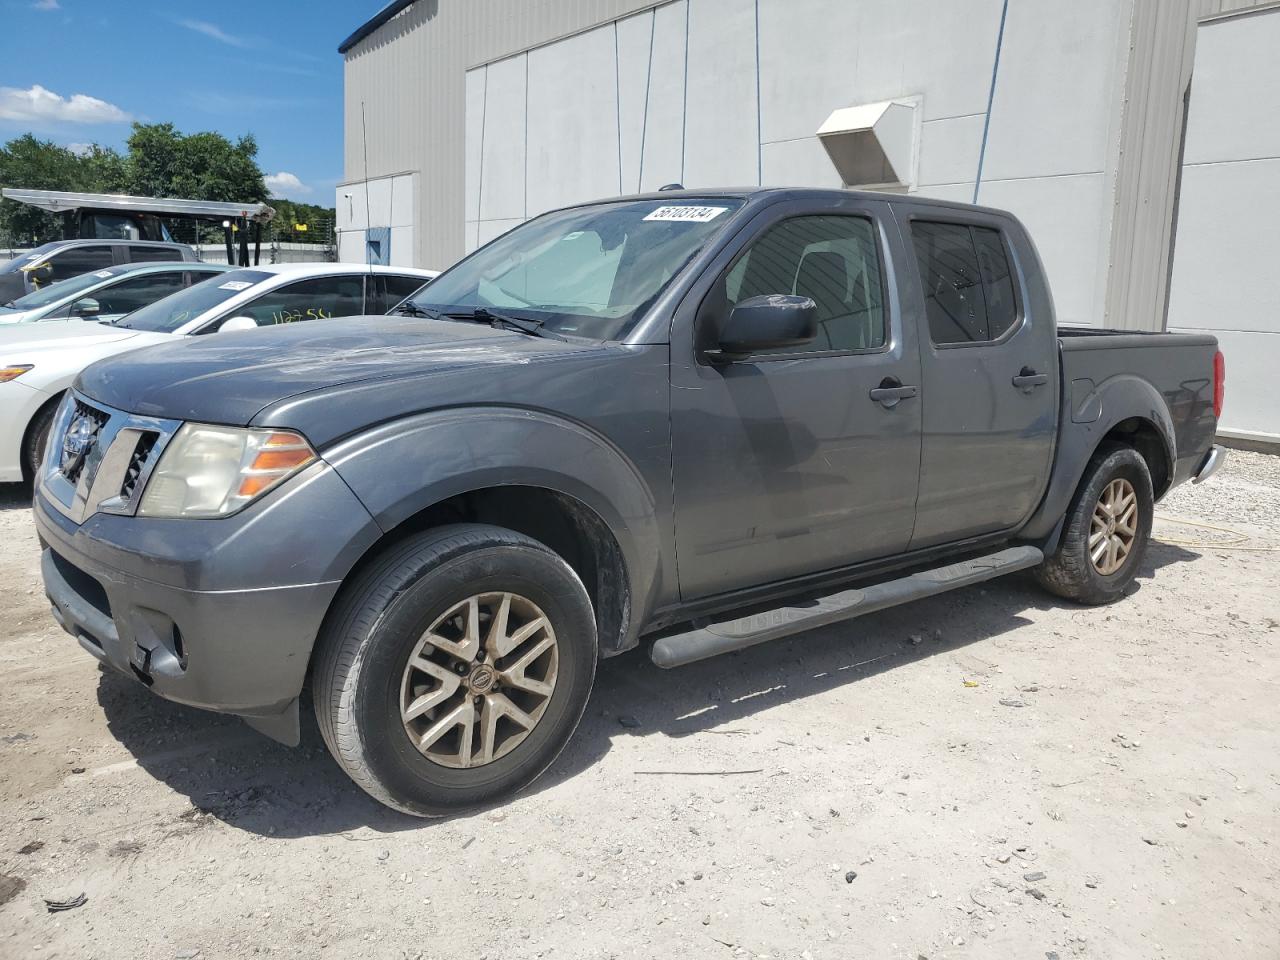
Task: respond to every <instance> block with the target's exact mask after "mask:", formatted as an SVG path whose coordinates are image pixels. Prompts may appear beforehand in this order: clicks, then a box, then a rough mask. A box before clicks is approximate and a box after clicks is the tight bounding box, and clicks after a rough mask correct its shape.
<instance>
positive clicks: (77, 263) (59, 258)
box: [49, 245, 112, 281]
mask: <svg viewBox="0 0 1280 960" xmlns="http://www.w3.org/2000/svg"><path fill="white" fill-rule="evenodd" d="M49 263H50V265H52V267H53V279H54V280H55V281H57V280H65V279H67V277H78V276H80V274H82V273H88V272H89V271H90V270H105V269H106V268H107V267H109V266H111V265H112V255H111V248H110V247H109V246H106V245H102V246H93V245H88V246H83V247H68V248H67V249H66V250H62V251H60V252H59V253H55V254H54V255H53V256H52V257H50V258H49Z"/></svg>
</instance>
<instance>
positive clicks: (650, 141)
mask: <svg viewBox="0 0 1280 960" xmlns="http://www.w3.org/2000/svg"><path fill="white" fill-rule="evenodd" d="M685 13H686V11H685V3H684V0H678V2H676V3H671V4H668V5H666V6H664V7H658V8H657V9H656V10H655V11H654V17H655V19H654V22H653V31H654V39H653V65H652V69H651V70H650V73H649V77H648V83H649V107H648V110H647V111H646V112H645V115H644V117H643V120H642V123H643V131H642V133H643V141H644V152H643V158H644V159H643V170H642V171H641V177H640V189H641V190H656V189H657V188H658V187H660V186H662V185H663V184H666V183H675V182H677V181H679V180H680V178H681V176H683V167H684V54H685ZM628 189H630V188H628Z"/></svg>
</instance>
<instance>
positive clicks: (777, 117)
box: [760, 0, 860, 186]
mask: <svg viewBox="0 0 1280 960" xmlns="http://www.w3.org/2000/svg"><path fill="white" fill-rule="evenodd" d="M858 9H859V5H858V4H856V3H841V2H835V3H831V2H824V3H794V2H790V0H760V121H761V124H760V125H761V131H762V134H763V136H762V139H763V140H764V142H765V143H773V142H776V141H781V140H794V139H796V138H798V137H806V138H809V137H812V136H813V134H814V131H815V130H817V129H818V127H819V126H821V125H822V122H823V121H824V120H826V119H827V116H828V115H829V114H830V113H831V111H832V110H835V109H836V108H837V107H847V106H852V105H854V104H855V103H856V102H858V101H855V99H854V98H855V97H856V96H857V95H858V94H857V91H856V87H855V77H854V73H855V67H856V64H857V59H858V48H859V36H860V34H859V31H858ZM814 37H828V38H830V41H831V42H829V43H822V44H815V43H814V40H813V38H814ZM774 154H775V155H778V154H779V151H774ZM772 182H777V181H774V180H771V179H770V177H769V176H768V175H766V176H765V183H772ZM782 182H787V181H785V180H784V181H782ZM836 185H837V186H838V185H839V181H838V180H837V184H836Z"/></svg>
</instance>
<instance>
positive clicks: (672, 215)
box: [645, 207, 729, 223]
mask: <svg viewBox="0 0 1280 960" xmlns="http://www.w3.org/2000/svg"><path fill="white" fill-rule="evenodd" d="M728 209H729V208H728V207H659V208H658V209H657V210H655V211H653V213H651V214H649V215H648V216H647V217H645V219H646V220H669V221H687V222H689V223H710V222H711V221H712V220H714V219H715V218H716V217H718V216H720V214H722V213H724V212H725V211H726V210H728Z"/></svg>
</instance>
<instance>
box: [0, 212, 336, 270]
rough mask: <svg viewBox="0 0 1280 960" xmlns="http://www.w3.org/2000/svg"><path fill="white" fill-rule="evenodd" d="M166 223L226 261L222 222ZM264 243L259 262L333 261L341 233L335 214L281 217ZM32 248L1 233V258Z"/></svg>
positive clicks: (266, 228)
mask: <svg viewBox="0 0 1280 960" xmlns="http://www.w3.org/2000/svg"><path fill="white" fill-rule="evenodd" d="M166 226H167V227H168V228H169V234H170V236H172V237H173V239H174V240H175V241H176V242H178V243H185V244H187V245H188V246H190V247H191V248H192V249H194V250H195V251H196V256H197V257H199V258H200V259H201V260H204V261H206V262H209V263H226V261H227V244H226V239H225V237H224V234H223V230H222V227H221V226H219V225H217V224H210V223H201V222H197V221H192V220H179V221H175V222H172V223H166ZM233 237H234V240H233V243H234V245H235V250H236V255H237V256H238V255H239V246H240V236H239V233H235V234H233ZM261 243H262V246H261V252H260V254H259V261H258V262H259V263H314V262H323V263H332V262H333V261H335V260H337V259H338V247H337V235H336V234H335V232H334V223H333V218H332V217H324V218H320V217H313V218H311V219H310V220H309V221H308V222H307V223H306V224H295V223H283V222H281V221H280V218H279V217H277V218H276V219H275V220H271V221H268V222H267V223H265V224H263V227H262V240H261ZM30 250H31V245H30V244H29V243H15V242H14V240H13V238H11V237H8V236H4V235H0V260H9V259H12V258H14V257H19V256H22V255H23V254H25V253H28V252H29V251H30ZM249 258H250V260H252V259H253V233H252V228H250V234H249Z"/></svg>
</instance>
